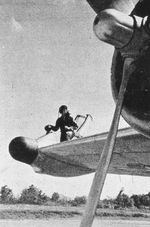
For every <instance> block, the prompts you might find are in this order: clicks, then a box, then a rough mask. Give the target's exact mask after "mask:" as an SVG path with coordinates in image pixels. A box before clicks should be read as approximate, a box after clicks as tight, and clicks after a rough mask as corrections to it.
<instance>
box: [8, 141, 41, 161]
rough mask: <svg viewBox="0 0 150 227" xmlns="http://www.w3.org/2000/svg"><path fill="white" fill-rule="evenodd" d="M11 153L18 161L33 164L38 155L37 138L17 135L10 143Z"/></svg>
mask: <svg viewBox="0 0 150 227" xmlns="http://www.w3.org/2000/svg"><path fill="white" fill-rule="evenodd" d="M9 153H10V155H11V156H12V157H13V158H14V159H15V160H17V161H20V162H24V163H26V164H29V165H30V164H32V163H33V162H34V161H35V159H36V158H37V156H38V144H37V141H36V140H33V139H29V138H26V137H16V138H14V139H13V140H12V141H11V142H10V144H9Z"/></svg>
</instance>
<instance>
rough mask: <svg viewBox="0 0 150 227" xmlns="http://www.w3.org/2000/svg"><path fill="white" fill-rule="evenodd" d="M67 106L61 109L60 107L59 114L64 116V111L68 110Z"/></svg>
mask: <svg viewBox="0 0 150 227" xmlns="http://www.w3.org/2000/svg"><path fill="white" fill-rule="evenodd" d="M67 109H68V108H67V106H65V105H62V106H61V107H59V113H60V114H62V113H63V111H64V110H67Z"/></svg>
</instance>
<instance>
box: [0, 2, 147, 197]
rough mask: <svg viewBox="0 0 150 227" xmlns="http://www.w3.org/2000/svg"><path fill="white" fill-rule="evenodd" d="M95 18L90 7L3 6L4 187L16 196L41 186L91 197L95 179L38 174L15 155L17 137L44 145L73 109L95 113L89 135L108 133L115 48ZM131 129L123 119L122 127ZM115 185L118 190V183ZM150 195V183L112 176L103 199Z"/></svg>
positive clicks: (0, 179) (0, 165) (0, 142)
mask: <svg viewBox="0 0 150 227" xmlns="http://www.w3.org/2000/svg"><path fill="white" fill-rule="evenodd" d="M95 16H96V15H95V13H94V12H93V10H92V9H91V8H90V7H89V5H88V4H87V3H86V1H84V0H80V1H75V0H53V1H52V0H42V1H40V0H29V1H25V0H12V1H11V3H10V1H5V3H4V2H3V3H2V4H1V7H0V50H1V51H0V80H1V83H0V105H1V113H0V118H1V122H0V127H1V132H0V175H1V176H0V187H1V186H3V185H8V186H9V187H10V188H12V189H13V191H14V192H15V194H17V193H20V191H21V190H22V189H23V188H26V187H28V186H30V185H31V184H34V185H35V186H37V187H38V188H40V189H42V190H43V191H44V192H45V193H46V194H48V195H51V194H52V193H53V192H58V193H60V194H64V195H66V196H71V197H74V196H76V195H87V194H88V192H89V189H90V186H91V182H92V179H93V174H90V175H86V176H81V177H76V178H67V179H65V178H56V177H51V176H46V175H39V174H36V173H34V171H33V169H32V168H31V167H30V166H28V165H26V164H23V163H19V162H17V161H15V160H13V159H12V158H11V157H10V155H9V152H8V145H9V143H10V141H11V140H12V139H13V138H14V137H16V136H26V137H30V138H38V137H40V136H42V135H43V134H44V133H45V132H44V126H45V125H46V124H49V123H50V124H54V123H55V121H56V119H57V117H58V108H59V106H60V105H62V104H65V105H67V106H68V107H69V110H70V112H71V114H72V116H73V117H75V116H76V115H77V114H83V115H84V114H87V113H90V114H91V115H92V116H93V118H94V121H93V123H92V125H91V128H90V131H89V135H91V134H96V133H99V132H104V131H108V130H109V127H110V124H111V120H112V116H113V111H114V107H115V106H114V100H113V98H112V94H111V86H110V67H111V60H112V55H113V48H112V47H111V46H109V45H107V44H104V43H102V42H100V41H99V40H98V39H97V38H96V37H95V36H94V34H93V30H92V24H93V20H94V17H95ZM127 126H128V125H127V124H126V123H125V122H124V121H123V120H122V119H121V123H120V128H122V127H127ZM112 182H113V183H112ZM121 187H124V189H125V191H124V192H125V193H127V194H129V195H131V194H133V193H147V192H149V191H150V180H149V178H146V177H131V176H119V175H108V176H107V179H106V182H105V186H104V189H103V193H102V198H104V197H107V196H108V197H114V196H116V195H117V194H118V192H119V190H120V189H121Z"/></svg>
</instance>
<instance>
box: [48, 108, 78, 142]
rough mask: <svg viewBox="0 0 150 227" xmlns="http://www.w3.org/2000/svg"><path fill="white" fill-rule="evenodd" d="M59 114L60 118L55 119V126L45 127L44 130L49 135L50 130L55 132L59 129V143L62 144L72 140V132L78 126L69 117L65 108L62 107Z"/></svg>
mask: <svg viewBox="0 0 150 227" xmlns="http://www.w3.org/2000/svg"><path fill="white" fill-rule="evenodd" d="M59 113H60V114H61V117H59V118H58V119H57V121H56V124H55V126H53V125H47V126H46V127H45V130H46V131H47V133H49V132H50V131H51V130H53V131H57V130H58V129H59V128H60V131H61V136H60V142H63V141H66V140H70V139H72V138H73V136H74V130H76V129H77V128H78V125H77V124H76V123H75V122H74V120H73V118H72V117H71V116H70V113H69V112H68V108H67V106H65V105H62V106H61V107H60V108H59Z"/></svg>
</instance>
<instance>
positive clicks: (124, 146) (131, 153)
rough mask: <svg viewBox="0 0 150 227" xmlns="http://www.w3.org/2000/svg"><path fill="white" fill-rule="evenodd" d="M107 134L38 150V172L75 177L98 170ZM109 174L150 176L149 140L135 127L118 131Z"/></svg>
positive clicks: (35, 166) (36, 162)
mask: <svg viewBox="0 0 150 227" xmlns="http://www.w3.org/2000/svg"><path fill="white" fill-rule="evenodd" d="M107 134H108V133H102V134H97V135H94V136H89V137H85V138H81V139H77V140H74V141H68V142H63V143H59V144H55V145H50V146H47V147H43V148H39V149H38V156H37V158H36V159H35V161H34V162H33V163H32V167H33V168H34V170H35V171H36V172H38V173H43V174H49V175H53V176H60V177H73V176H80V175H84V174H89V173H92V172H95V170H96V167H97V164H98V161H99V158H100V155H101V152H102V149H103V146H104V144H105V140H106V138H107ZM108 173H111V174H124V175H138V176H150V139H148V138H146V137H144V136H142V135H141V134H139V133H138V132H136V131H135V130H134V129H132V128H126V129H122V130H119V131H118V135H117V139H116V145H115V148H114V152H113V155H112V159H111V163H110V167H109V171H108Z"/></svg>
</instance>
